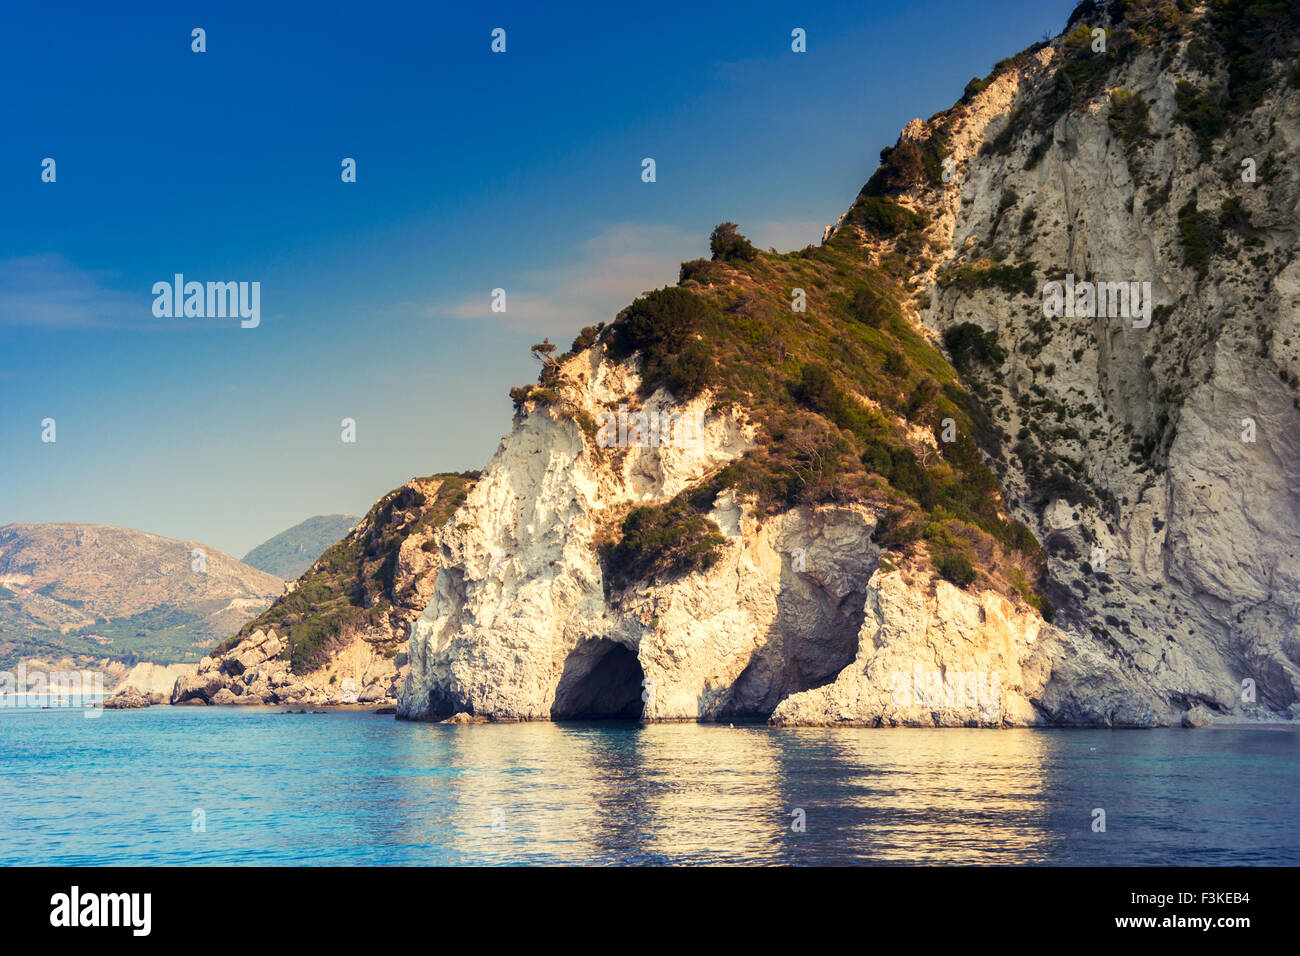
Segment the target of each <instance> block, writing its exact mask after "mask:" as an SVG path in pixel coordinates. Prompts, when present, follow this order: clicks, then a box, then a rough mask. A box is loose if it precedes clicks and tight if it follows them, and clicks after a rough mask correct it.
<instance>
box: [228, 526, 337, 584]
mask: <svg viewBox="0 0 1300 956" xmlns="http://www.w3.org/2000/svg"><path fill="white" fill-rule="evenodd" d="M360 520H361V519H360V518H358V517H357V516H356V515H316V517H314V518H308V519H307V520H306V521H304V522H302V523H301V524H296V525H294V526H293V527H292V528H290V529H289V530H288V531H281V532H280V533H279V534H277V535H276V536H275V537H274V538H270V539H268V540H266V541H263V542H262V543H261V544H259V545H258V546H257V547H256V548H254V549H253V550H252V551H250V552H248V554H246V555H244V563H245V564H247V565H250V566H251V567H254V568H257V569H258V570H259V571H265V572H266V573H267V574H274V575H275V576H276V577H278V578H284V579H285V580H286V581H292V580H293V579H294V578H297V577H298V576H299V575H301V574H302V573H303V572H304V571H306V570H307V569H308V568H310V567H311V566H312V565H313V564H315V563H316V559H317V558H319V557H320V556H321V555H322V554H324V553H325V549H326V548H328V547H329V546H330V545H332V544H334V543H335V542H336V541H340V540H342V538H343V537H344V536H345V535H346V534H347V533H348V532H349V531H351V530H352V529H353V528H355V527H356V526H357V522H358V521H360Z"/></svg>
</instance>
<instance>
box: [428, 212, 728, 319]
mask: <svg viewBox="0 0 1300 956" xmlns="http://www.w3.org/2000/svg"><path fill="white" fill-rule="evenodd" d="M706 251H707V250H705V249H701V239H700V237H699V236H695V235H689V234H687V233H686V232H684V231H683V230H681V229H677V228H675V227H673V226H638V225H635V224H629V223H624V224H620V225H617V226H613V227H611V228H609V229H606V230H604V231H603V232H601V233H599V234H598V235H596V236H593V237H592V238H591V239H588V240H587V241H585V242H582V243H579V244H578V245H577V246H575V247H574V248H573V249H572V250H571V251H570V253H569V254H568V255H567V256H566V257H565V261H564V262H563V263H562V264H560V265H558V266H555V267H553V268H550V269H540V270H530V271H526V272H522V273H519V274H518V275H516V276H515V278H514V281H513V282H512V281H509V280H503V282H502V284H501V288H504V289H505V290H506V311H505V312H504V313H499V312H493V311H492V308H491V306H492V298H491V290H490V289H484V290H483V291H482V292H481V293H478V294H475V295H472V296H470V295H465V296H461V297H458V298H455V299H452V300H450V301H447V302H435V303H432V304H430V305H427V306H424V307H422V311H424V312H425V313H426V314H428V315H431V316H442V317H451V318H457V319H474V320H480V319H489V320H493V321H497V322H503V323H505V324H508V325H510V326H513V327H517V328H536V329H543V328H545V329H553V330H555V331H557V332H559V331H564V330H567V329H568V328H573V329H577V328H580V327H582V326H584V325H592V324H594V323H596V322H600V321H606V322H608V321H610V320H611V319H613V317H614V316H615V315H616V314H617V313H618V311H619V310H620V309H622V308H623V306H625V305H627V304H628V303H629V302H631V301H632V299H634V298H636V297H637V296H638V295H640V294H641V293H642V292H645V291H646V290H648V289H652V288H655V287H657V286H663V285H672V284H673V283H675V282H676V281H677V275H678V272H679V270H680V268H681V263H682V261H683V260H684V259H693V258H696V257H698V256H699V255H701V254H703V253H704V252H706Z"/></svg>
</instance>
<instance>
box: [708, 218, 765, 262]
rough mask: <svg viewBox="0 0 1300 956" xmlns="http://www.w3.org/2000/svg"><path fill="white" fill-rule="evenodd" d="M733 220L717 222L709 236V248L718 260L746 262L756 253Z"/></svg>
mask: <svg viewBox="0 0 1300 956" xmlns="http://www.w3.org/2000/svg"><path fill="white" fill-rule="evenodd" d="M739 229H740V227H739V226H737V225H736V224H735V223H734V222H723V223H719V224H718V225H717V226H716V227H715V228H714V230H713V233H712V234H711V235H710V236H709V250H710V251H711V252H712V253H713V258H714V259H715V260H717V261H719V262H748V261H749V260H751V259H753V258H754V257H755V256H756V255H757V254H758V253H757V252H755V250H754V246H753V244H752V243H751V242H750V241H749V240H748V239H746V238H745V237H744V236H742V235H741V234H740V232H739Z"/></svg>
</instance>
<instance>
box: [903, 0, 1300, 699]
mask: <svg viewBox="0 0 1300 956" xmlns="http://www.w3.org/2000/svg"><path fill="white" fill-rule="evenodd" d="M1121 9H1122V8H1121V7H1120V6H1119V5H1108V6H1107V7H1106V8H1105V9H1099V10H1097V11H1096V12H1095V13H1093V15H1092V20H1089V21H1079V22H1077V23H1076V24H1075V29H1076V30H1077V29H1078V28H1079V27H1080V26H1084V27H1087V26H1092V25H1096V24H1101V25H1103V26H1106V27H1107V28H1109V29H1111V30H1112V31H1114V32H1115V35H1116V37H1117V38H1119V40H1120V44H1121V45H1120V46H1119V48H1118V49H1114V48H1113V49H1112V61H1113V62H1106V61H1103V62H1104V64H1105V65H1104V73H1103V74H1102V75H1103V76H1104V79H1102V80H1101V81H1100V82H1099V83H1098V84H1097V92H1096V94H1095V95H1094V96H1092V97H1090V98H1086V99H1085V100H1084V101H1083V102H1081V103H1079V104H1077V106H1076V108H1071V109H1069V110H1066V111H1065V112H1063V113H1062V114H1061V115H1059V117H1055V118H1054V120H1053V121H1052V122H1051V124H1050V125H1049V126H1047V127H1046V128H1034V120H1035V119H1041V117H1042V116H1044V115H1045V114H1046V115H1047V116H1048V118H1051V117H1052V116H1053V113H1052V110H1051V109H1050V108H1049V107H1050V103H1048V101H1047V98H1048V96H1049V95H1050V93H1051V92H1052V91H1053V83H1054V82H1055V76H1056V72H1057V71H1058V70H1059V69H1060V64H1061V60H1062V54H1061V51H1060V50H1059V49H1056V48H1053V47H1048V48H1046V49H1044V50H1041V51H1038V52H1037V53H1036V54H1034V55H1033V56H1030V57H1027V58H1026V59H1025V62H1024V63H1023V65H1022V66H1021V67H1020V68H1018V69H1010V70H1007V71H1005V72H1004V73H1002V74H1001V75H1000V76H998V77H997V78H996V79H995V80H994V81H993V82H992V84H990V86H989V87H988V88H987V89H986V90H985V91H984V92H983V93H981V94H980V95H978V96H976V97H974V98H973V99H972V101H971V102H969V103H968V104H966V105H964V106H962V107H959V108H957V109H955V110H954V111H952V114H950V115H947V116H944V117H942V118H939V119H938V120H937V121H932V122H931V123H930V124H923V127H924V131H923V132H922V133H921V134H920V135H922V136H930V135H935V134H938V135H940V136H943V137H946V139H947V141H948V142H949V143H950V145H951V153H952V155H953V156H954V157H955V159H956V164H955V170H956V174H957V176H958V178H959V181H960V183H961V186H960V188H958V189H935V188H923V189H917V190H913V191H912V192H911V193H909V195H908V198H909V199H910V200H911V201H913V202H915V203H917V204H930V208H933V209H937V210H939V214H938V215H937V216H936V218H935V220H934V224H933V227H932V228H933V236H934V238H935V239H936V240H937V241H938V242H940V243H942V244H943V245H944V246H945V247H946V248H948V249H951V250H954V251H953V252H952V254H951V257H950V259H949V264H948V265H945V264H944V263H942V262H940V263H936V265H935V266H934V267H933V269H932V270H931V272H930V275H931V276H937V277H938V278H939V282H938V285H937V286H932V287H931V289H930V292H929V296H928V304H927V306H926V307H925V308H924V309H923V310H922V312H921V320H922V321H923V322H924V323H925V324H926V325H928V326H929V327H930V328H932V329H933V330H934V331H935V332H936V333H939V334H942V333H944V332H946V331H948V330H950V329H952V328H954V327H955V326H957V325H959V324H961V323H973V324H974V325H976V326H979V327H980V328H981V329H983V330H985V331H986V332H991V333H993V334H994V335H996V337H997V341H998V343H999V344H1000V345H1001V346H1002V348H1003V349H1004V350H1005V353H1006V359H1005V361H1004V362H1003V363H1001V364H1000V365H999V366H998V367H997V368H996V369H984V370H982V371H981V372H979V373H977V374H976V376H975V377H976V379H977V380H978V381H979V383H980V386H981V387H980V393H981V395H982V397H983V398H984V399H985V401H986V402H987V403H988V405H989V406H990V409H991V411H992V412H993V414H994V416H995V418H996V419H997V420H998V421H999V423H1000V424H1002V425H1003V427H1004V429H1005V432H1006V436H1007V438H1008V440H1009V442H1010V441H1014V442H1015V444H1014V447H1013V448H1012V450H1011V451H1010V453H1009V454H1007V455H1005V456H1004V457H1003V459H1002V460H1001V462H999V471H1000V474H1001V477H1002V480H1003V484H1004V487H1006V488H1007V489H1008V491H1009V497H1010V499H1011V500H1012V502H1013V504H1014V508H1015V512H1016V515H1017V517H1019V518H1020V519H1021V520H1023V521H1025V522H1026V523H1027V524H1029V526H1030V527H1032V528H1034V529H1035V531H1036V532H1037V533H1038V536H1039V538H1040V540H1042V541H1043V542H1044V543H1045V544H1046V545H1047V547H1048V550H1049V553H1050V570H1051V575H1052V578H1053V580H1054V581H1055V582H1056V583H1057V584H1058V585H1060V588H1059V590H1058V591H1057V592H1056V594H1055V595H1054V600H1056V602H1057V604H1058V606H1059V607H1061V609H1062V612H1063V613H1062V618H1063V619H1064V620H1068V622H1069V626H1070V630H1071V631H1072V632H1073V633H1074V634H1075V635H1076V636H1075V638H1074V640H1073V641H1072V642H1071V643H1072V646H1071V648H1070V655H1071V656H1070V658H1069V659H1068V660H1067V661H1065V662H1063V663H1062V664H1061V666H1060V667H1059V668H1058V671H1057V673H1056V674H1055V675H1054V677H1053V680H1052V682H1051V684H1050V685H1049V687H1048V690H1047V693H1046V695H1045V703H1046V704H1047V705H1048V707H1049V709H1052V708H1054V709H1055V710H1056V712H1057V713H1064V714H1066V715H1069V716H1071V718H1072V719H1074V720H1080V721H1084V722H1089V721H1091V720H1094V719H1098V718H1101V717H1104V713H1103V712H1099V710H1101V711H1104V710H1105V709H1107V707H1108V706H1109V705H1105V704H1101V701H1104V700H1106V699H1107V698H1105V697H1103V698H1098V697H1096V696H1095V693H1094V692H1093V690H1092V689H1089V690H1088V692H1087V693H1083V692H1081V690H1082V689H1083V688H1088V686H1089V685H1088V684H1087V683H1086V682H1087V681H1088V677H1087V676H1086V673H1087V671H1090V670H1091V669H1092V667H1091V664H1089V663H1088V662H1089V660H1090V659H1092V658H1098V657H1107V658H1110V659H1113V660H1114V661H1116V663H1117V664H1118V665H1119V667H1120V669H1121V671H1122V672H1123V673H1125V674H1126V675H1129V676H1130V678H1131V679H1132V680H1134V681H1137V682H1140V683H1141V684H1144V685H1145V690H1143V691H1142V693H1141V695H1140V696H1142V697H1145V698H1147V700H1148V701H1149V703H1148V704H1147V705H1145V706H1149V707H1150V708H1151V710H1152V711H1153V715H1159V714H1160V711H1161V710H1163V709H1164V708H1166V707H1169V708H1175V709H1182V708H1188V707H1190V708H1193V709H1195V710H1196V711H1197V712H1198V713H1199V712H1201V711H1205V710H1206V709H1207V708H1209V709H1212V711H1217V712H1220V713H1233V714H1236V715H1239V716H1255V717H1258V718H1261V719H1262V718H1266V717H1268V716H1269V715H1270V714H1272V713H1275V712H1284V711H1285V710H1286V709H1287V708H1288V706H1290V705H1291V704H1293V703H1294V702H1295V701H1297V699H1300V665H1298V664H1297V661H1300V484H1298V483H1297V481H1296V476H1297V475H1300V389H1298V388H1297V385H1300V283H1298V282H1297V280H1298V279H1300V233H1297V230H1296V228H1295V223H1296V218H1297V211H1298V210H1300V176H1297V174H1296V172H1295V168H1296V167H1295V159H1296V156H1297V150H1300V89H1297V88H1296V85H1295V84H1294V83H1293V82H1288V81H1287V79H1286V77H1287V74H1288V71H1289V70H1290V69H1292V66H1291V65H1288V64H1292V65H1293V63H1294V51H1292V53H1291V54H1290V55H1287V54H1285V53H1283V52H1282V50H1283V48H1285V47H1286V45H1287V44H1289V46H1290V47H1294V45H1295V44H1294V33H1295V21H1296V19H1297V17H1296V11H1295V8H1294V7H1292V8H1291V12H1290V14H1289V15H1288V16H1289V20H1288V21H1287V22H1286V23H1277V24H1273V25H1264V24H1263V22H1262V21H1260V22H1259V23H1252V21H1251V20H1250V16H1252V15H1250V14H1246V13H1243V12H1241V11H1238V13H1236V14H1232V16H1234V17H1241V18H1242V20H1243V21H1244V25H1243V23H1236V26H1237V27H1239V28H1241V29H1242V30H1243V31H1244V33H1245V35H1246V36H1247V37H1253V39H1250V40H1249V41H1247V43H1246V48H1245V49H1243V48H1242V47H1241V42H1242V41H1241V40H1240V39H1239V38H1238V39H1234V36H1235V34H1233V33H1230V32H1229V31H1228V30H1227V29H1226V27H1227V26H1229V24H1225V23H1224V22H1221V21H1219V20H1216V19H1215V18H1214V17H1209V16H1208V15H1207V17H1208V19H1206V20H1204V21H1189V23H1188V24H1187V25H1186V26H1185V28H1183V29H1174V30H1172V31H1171V32H1169V33H1167V34H1165V35H1163V36H1160V37H1159V39H1158V42H1148V43H1141V42H1137V41H1138V40H1140V39H1141V38H1142V34H1141V33H1140V31H1138V30H1136V29H1135V28H1134V27H1133V12H1132V11H1130V12H1128V13H1127V14H1123V16H1121V14H1120V13H1119V11H1120V10H1121ZM1123 17H1128V22H1125V20H1124V19H1123ZM1284 19H1286V18H1284ZM1093 21H1095V23H1094V22H1093ZM1150 35H1151V34H1148V36H1150ZM1126 38H1128V39H1126ZM1125 43H1127V46H1125V45H1124V44H1125ZM1279 44H1281V46H1279ZM1224 50H1227V51H1228V52H1229V53H1231V54H1232V55H1234V56H1237V57H1239V58H1246V59H1249V60H1251V61H1252V62H1254V63H1256V64H1258V68H1259V69H1260V70H1261V71H1262V76H1263V78H1264V79H1265V83H1264V86H1265V87H1266V89H1265V91H1264V92H1263V93H1262V94H1261V95H1258V96H1255V97H1251V96H1249V95H1248V94H1249V91H1245V90H1240V91H1239V90H1238V89H1237V83H1236V81H1235V80H1234V79H1233V78H1232V77H1230V76H1229V75H1228V72H1227V70H1226V69H1225V66H1224V61H1225V59H1226V56H1225V55H1224V54H1223V51H1224ZM1207 51H1208V52H1210V53H1211V54H1212V55H1210V56H1209V57H1208V58H1207V57H1206V56H1205V53H1206V52H1207ZM1077 55H1078V56H1081V55H1082V54H1081V53H1080V54H1077ZM1097 56H1099V57H1104V56H1106V54H1097ZM1078 62H1080V63H1082V62H1084V61H1082V60H1078ZM1216 84H1218V86H1216ZM1224 91H1227V92H1226V93H1225V92H1224ZM1135 97H1136V98H1138V99H1140V102H1141V103H1142V104H1144V105H1143V107H1142V113H1143V115H1144V116H1145V119H1144V121H1143V122H1141V123H1138V124H1136V125H1135V126H1126V125H1125V122H1124V119H1123V118H1124V115H1125V109H1126V104H1129V103H1132V102H1135V100H1134V99H1133V98H1135ZM1224 97H1228V98H1229V99H1228V101H1227V102H1224ZM1233 101H1236V105H1235V109H1236V110H1237V115H1231V116H1228V115H1227V113H1228V112H1230V111H1232V110H1233V109H1234V105H1233ZM1189 103H1190V104H1200V105H1201V108H1205V109H1210V110H1218V111H1219V115H1221V116H1223V118H1224V132H1223V133H1222V134H1221V135H1219V136H1217V137H1215V138H1213V139H1210V138H1209V137H1208V136H1205V137H1202V139H1201V140H1200V141H1198V137H1197V132H1196V130H1195V129H1194V127H1193V126H1192V125H1189V124H1188V122H1185V121H1183V120H1182V119H1181V118H1180V117H1181V116H1182V115H1183V114H1184V113H1186V112H1187V106H1186V104H1189ZM1022 127H1023V128H1022ZM994 141H1000V143H1001V144H1002V145H1001V147H1000V148H996V149H990V148H988V146H985V147H984V148H983V150H982V151H981V148H980V147H981V144H989V143H992V142H994ZM1247 160H1249V162H1247ZM1259 164H1262V165H1263V166H1265V167H1266V168H1275V169H1276V173H1270V174H1268V175H1267V176H1266V177H1262V178H1256V177H1255V176H1254V174H1253V173H1250V172H1249V170H1251V169H1254V168H1255V167H1256V166H1257V165H1259ZM988 257H996V258H997V259H998V260H999V261H1004V262H1007V263H1017V264H1024V265H1028V266H1030V267H1031V269H1032V274H1033V276H1034V282H1033V283H1032V286H1031V294H1028V295H1007V294H1006V292H1005V291H1003V290H1000V289H997V288H992V287H989V286H985V287H983V288H972V287H971V286H970V285H969V284H964V283H962V282H945V281H944V270H945V269H948V270H950V271H949V275H952V274H954V272H955V267H958V266H961V265H967V266H970V265H972V264H975V263H978V262H980V261H981V260H982V259H983V260H984V261H986V262H987V261H988ZM1067 276H1069V277H1073V279H1074V280H1075V281H1077V282H1082V281H1085V280H1086V281H1091V282H1104V283H1120V282H1122V283H1126V284H1127V283H1149V284H1150V285H1149V287H1150V295H1151V300H1150V301H1149V304H1150V305H1151V306H1152V308H1151V312H1150V314H1149V315H1143V316H1139V315H1136V314H1132V315H1129V316H1127V317H1126V316H1123V315H1119V314H1115V313H1116V311H1117V310H1116V309H1115V308H1113V307H1112V308H1109V309H1107V310H1105V311H1108V312H1110V313H1111V314H1102V315H1098V316H1095V317H1094V316H1093V315H1091V314H1085V313H1087V312H1088V310H1087V309H1076V310H1072V311H1071V313H1070V314H1063V315H1047V314H1045V309H1044V303H1045V300H1046V298H1047V295H1046V294H1045V293H1044V291H1043V290H1044V287H1045V285H1046V283H1047V282H1049V281H1051V280H1065V279H1066V277H1067ZM1107 305H1108V306H1110V305H1111V303H1110V302H1109V300H1108V301H1107ZM1012 436H1016V437H1015V438H1013V437H1012ZM1045 486H1049V487H1051V488H1055V489H1062V488H1063V489H1065V491H1064V493H1061V492H1060V491H1057V492H1056V493H1052V491H1050V490H1048V488H1046V487H1045ZM1058 623H1063V621H1058ZM1080 668H1084V672H1082V673H1081V671H1080ZM1081 682H1083V683H1081ZM1125 696H1129V697H1131V696H1132V691H1126V692H1125ZM1099 705H1100V706H1099ZM1161 719H1163V717H1162V718H1161Z"/></svg>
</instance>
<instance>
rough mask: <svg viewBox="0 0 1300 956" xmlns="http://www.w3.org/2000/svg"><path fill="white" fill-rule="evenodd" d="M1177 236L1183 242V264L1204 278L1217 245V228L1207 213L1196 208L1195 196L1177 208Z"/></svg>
mask: <svg viewBox="0 0 1300 956" xmlns="http://www.w3.org/2000/svg"><path fill="white" fill-rule="evenodd" d="M1178 236H1179V238H1180V239H1181V240H1182V244H1183V265H1186V266H1190V267H1191V268H1193V269H1195V270H1196V274H1197V276H1199V277H1200V278H1204V277H1205V275H1206V273H1207V272H1208V271H1209V268H1210V256H1211V255H1213V254H1214V252H1215V251H1216V250H1217V249H1218V247H1219V228H1218V224H1217V223H1216V222H1215V221H1214V218H1213V217H1212V216H1211V215H1210V214H1209V213H1204V212H1200V211H1199V210H1198V209H1197V208H1196V197H1195V196H1193V197H1192V198H1191V199H1189V200H1188V201H1187V202H1186V203H1185V204H1184V205H1183V207H1182V208H1181V209H1179V210H1178Z"/></svg>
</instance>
